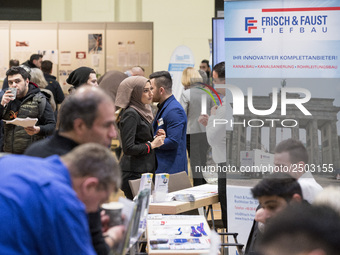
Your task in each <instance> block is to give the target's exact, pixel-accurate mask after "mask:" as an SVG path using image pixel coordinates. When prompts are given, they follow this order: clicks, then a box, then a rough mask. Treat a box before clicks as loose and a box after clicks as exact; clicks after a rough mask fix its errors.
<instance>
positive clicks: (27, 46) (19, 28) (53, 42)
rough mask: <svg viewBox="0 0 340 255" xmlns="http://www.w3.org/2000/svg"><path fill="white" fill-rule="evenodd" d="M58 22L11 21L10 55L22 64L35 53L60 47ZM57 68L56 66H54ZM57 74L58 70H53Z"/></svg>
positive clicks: (42, 52)
mask: <svg viewBox="0 0 340 255" xmlns="http://www.w3.org/2000/svg"><path fill="white" fill-rule="evenodd" d="M57 38H58V23H56V22H44V23H43V22H39V21H25V22H24V21H13V22H11V23H10V56H11V59H18V60H19V62H20V64H22V63H23V62H25V61H27V60H29V58H30V56H31V55H32V54H34V53H40V54H44V52H45V53H46V52H47V51H49V52H52V51H53V50H56V49H57V48H58V41H57ZM54 69H56V68H54ZM53 74H54V75H56V74H57V70H53Z"/></svg>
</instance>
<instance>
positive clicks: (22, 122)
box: [3, 117, 38, 127]
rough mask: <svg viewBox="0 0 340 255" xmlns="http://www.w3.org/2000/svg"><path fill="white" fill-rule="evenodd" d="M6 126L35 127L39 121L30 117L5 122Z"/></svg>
mask: <svg viewBox="0 0 340 255" xmlns="http://www.w3.org/2000/svg"><path fill="white" fill-rule="evenodd" d="M3 121H4V122H5V123H6V124H13V125H17V126H21V127H33V126H34V125H35V124H36V123H37V121H38V119H37V118H34V119H31V118H29V117H27V118H25V119H23V118H16V119H14V120H3Z"/></svg>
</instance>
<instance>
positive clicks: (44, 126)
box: [38, 102, 56, 136]
mask: <svg viewBox="0 0 340 255" xmlns="http://www.w3.org/2000/svg"><path fill="white" fill-rule="evenodd" d="M38 126H39V127H40V132H39V135H45V136H47V135H52V134H53V132H54V130H55V127H56V121H55V118H54V112H53V110H52V107H51V105H50V103H49V102H46V106H45V110H44V113H43V115H42V116H41V118H40V119H39V120H38Z"/></svg>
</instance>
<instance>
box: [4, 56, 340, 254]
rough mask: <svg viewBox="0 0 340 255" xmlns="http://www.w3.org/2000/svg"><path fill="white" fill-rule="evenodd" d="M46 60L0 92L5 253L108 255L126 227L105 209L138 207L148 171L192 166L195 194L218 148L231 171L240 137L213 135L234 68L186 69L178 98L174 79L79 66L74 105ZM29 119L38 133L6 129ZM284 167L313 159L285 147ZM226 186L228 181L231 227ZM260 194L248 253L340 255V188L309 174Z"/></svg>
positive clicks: (222, 182) (35, 61)
mask: <svg viewBox="0 0 340 255" xmlns="http://www.w3.org/2000/svg"><path fill="white" fill-rule="evenodd" d="M42 58H43V56H42V55H39V54H33V55H32V56H31V58H30V60H28V61H26V62H25V63H23V64H22V65H19V62H18V61H10V68H9V69H8V71H7V72H6V79H5V81H4V83H3V87H2V90H1V94H0V96H1V104H0V120H1V130H0V131H1V132H0V138H2V140H0V146H1V151H3V152H5V153H7V154H10V155H6V156H4V157H2V158H1V159H0V169H1V171H0V177H1V180H2V182H1V184H0V204H1V210H0V219H1V224H0V232H1V233H2V235H1V237H0V251H1V253H3V254H100V255H101V254H103V255H104V254H105V255H107V254H110V250H112V249H113V248H114V247H116V245H117V244H118V243H119V242H121V240H122V239H123V236H124V232H125V229H124V226H114V227H111V228H109V227H108V226H107V224H108V218H107V215H104V214H103V212H101V209H100V204H101V203H103V202H105V201H106V200H107V199H108V198H109V196H110V195H111V194H113V193H115V192H117V191H118V189H119V188H120V189H121V190H122V191H123V192H124V195H125V196H126V197H127V198H129V199H133V195H132V192H131V190H130V186H129V180H135V179H139V178H141V176H142V174H143V173H169V174H174V173H178V172H182V171H185V172H188V158H189V159H190V168H191V171H192V176H193V184H194V185H201V184H204V183H205V179H204V177H203V175H202V172H201V171H196V169H197V167H198V168H199V167H200V166H206V165H207V155H208V150H209V148H210V147H211V150H212V159H213V161H214V162H215V163H216V164H218V165H220V166H225V165H226V164H228V163H229V162H228V158H227V156H226V155H227V154H228V152H227V150H228V147H227V146H226V145H227V144H228V140H229V139H230V137H231V132H232V129H231V128H230V127H228V126H227V125H216V126H215V125H213V123H214V120H216V119H223V118H226V116H230V118H232V109H231V105H230V102H228V101H227V99H226V95H225V93H226V92H225V91H226V90H225V65H224V62H222V63H218V64H216V65H215V66H214V67H213V68H212V72H211V69H210V66H209V62H208V61H207V60H203V61H202V63H201V66H200V69H201V70H196V69H194V68H192V67H188V68H186V69H185V70H184V71H183V75H182V84H183V86H184V88H185V90H184V91H183V94H182V96H181V98H179V99H178V100H177V99H176V98H175V97H174V95H173V94H172V85H173V84H172V78H171V75H170V73H169V72H167V71H158V72H154V73H152V74H150V75H149V77H147V78H146V77H145V71H144V69H143V68H142V67H133V68H131V69H130V70H128V71H126V72H125V73H123V72H119V71H114V70H112V71H109V72H107V73H106V74H104V75H103V76H102V77H100V79H99V80H97V75H96V72H95V71H94V69H92V68H90V67H79V68H77V69H75V70H74V71H73V72H71V73H70V75H69V77H68V78H67V80H66V81H67V83H68V84H69V85H71V88H70V89H69V90H68V95H67V96H66V97H65V95H64V93H63V90H62V88H61V86H60V84H59V83H58V82H57V80H56V77H54V76H53V75H52V67H53V63H52V62H50V61H48V60H44V61H42ZM212 86H214V87H216V89H215V91H216V93H213V95H212V94H211V93H210V92H209V90H210V89H211V87H212ZM207 91H208V93H207ZM209 93H210V94H209ZM207 94H209V95H211V96H209V97H206V95H207ZM221 97H222V99H221ZM202 98H205V104H202ZM153 103H157V105H156V106H155V105H154V104H153ZM116 110H119V112H118V113H117V112H116ZM27 117H28V118H31V119H36V122H35V124H33V125H30V126H25V125H23V124H22V125H13V124H9V123H5V122H7V121H12V120H15V119H17V118H23V119H25V118H27ZM113 139H119V141H120V146H121V148H120V149H121V150H117V151H116V155H118V158H119V160H117V158H116V157H115V156H113V153H112V151H111V143H112V140H113ZM187 153H188V156H187ZM274 164H275V165H276V166H278V167H279V168H280V166H286V167H287V168H288V169H291V167H290V166H291V165H292V164H295V165H299V166H300V167H301V169H304V167H303V166H304V165H305V164H308V153H307V150H306V148H305V147H304V145H303V144H302V143H301V142H300V141H296V140H294V139H288V140H285V141H282V142H281V143H279V144H278V145H277V146H276V148H275V155H274ZM226 184H227V183H226V173H225V172H223V171H221V172H219V173H218V193H219V200H220V204H221V216H222V221H223V226H224V228H227V218H226V215H227V198H226ZM251 192H252V195H253V197H254V198H255V199H258V201H259V206H258V208H257V211H256V215H255V219H254V222H253V226H252V229H251V232H250V234H249V238H248V242H247V245H246V247H245V254H263V255H275V254H276V255H285V254H296V255H298V254H310V255H312V254H313V255H323V254H324V255H325V254H326V255H330V254H337V253H338V251H339V250H340V247H339V246H340V240H339V236H340V218H339V217H340V211H339V203H336V202H334V201H336V200H338V199H339V194H340V191H339V189H337V188H327V189H325V190H323V189H322V187H321V186H320V185H319V184H318V183H317V182H316V181H315V179H314V177H313V175H312V174H311V173H310V172H306V171H299V172H288V173H274V174H272V175H270V176H268V177H266V178H264V179H263V180H261V181H260V182H259V183H258V184H257V185H256V186H255V187H253V188H252V190H251ZM330 196H331V197H332V199H329V197H330Z"/></svg>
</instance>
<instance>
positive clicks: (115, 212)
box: [102, 202, 123, 227]
mask: <svg viewBox="0 0 340 255" xmlns="http://www.w3.org/2000/svg"><path fill="white" fill-rule="evenodd" d="M102 208H103V209H104V211H105V213H106V214H107V215H109V217H110V223H109V227H113V226H117V225H122V224H123V219H122V209H123V204H122V203H120V202H110V203H105V204H102Z"/></svg>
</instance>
